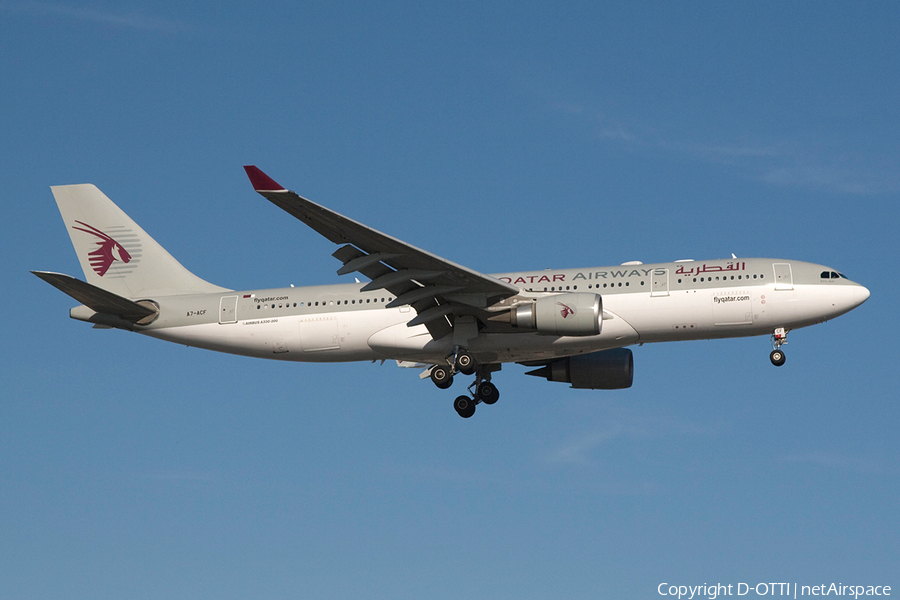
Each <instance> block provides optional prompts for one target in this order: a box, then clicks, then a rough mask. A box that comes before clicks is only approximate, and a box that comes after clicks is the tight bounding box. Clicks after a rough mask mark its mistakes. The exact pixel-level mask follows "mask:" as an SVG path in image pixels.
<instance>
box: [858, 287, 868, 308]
mask: <svg viewBox="0 0 900 600" xmlns="http://www.w3.org/2000/svg"><path fill="white" fill-rule="evenodd" d="M868 299H869V288H867V287H866V286H864V285H858V286H857V287H856V306H859V305H860V304H862V303H863V302H865V301H866V300H868Z"/></svg>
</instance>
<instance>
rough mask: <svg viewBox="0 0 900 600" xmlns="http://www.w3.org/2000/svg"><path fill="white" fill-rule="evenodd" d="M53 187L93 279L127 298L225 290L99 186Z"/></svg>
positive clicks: (88, 275) (87, 276) (80, 257)
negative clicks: (190, 268)
mask: <svg viewBox="0 0 900 600" xmlns="http://www.w3.org/2000/svg"><path fill="white" fill-rule="evenodd" d="M50 189H51V190H53V197H54V198H56V204H57V206H59V212H60V213H61V214H62V218H63V222H64V223H65V224H66V230H67V231H68V232H69V237H71V238H72V245H73V246H75V252H76V253H77V254H78V260H79V261H80V262H81V268H82V269H83V270H84V276H85V279H86V280H87V282H88V283H89V284H91V285H93V286H96V287H98V288H101V289H104V290H107V291H109V292H112V293H113V294H116V295H118V296H122V297H124V298H148V297H153V296H171V295H175V294H202V293H210V292H221V291H227V290H226V288H222V287H219V286H217V285H213V284H211V283H209V282H207V281H204V280H203V279H200V278H199V277H197V276H196V275H194V274H193V273H191V272H190V271H188V270H187V269H185V268H184V267H183V266H181V263H179V262H178V261H177V260H175V259H174V258H173V257H172V255H171V254H169V253H168V252H166V251H165V249H163V247H162V246H160V245H159V244H158V243H157V242H156V241H155V240H154V239H153V238H152V237H150V236H149V235H147V233H146V232H145V231H144V230H143V229H141V227H140V226H139V225H138V224H137V223H135V222H134V221H132V220H131V218H130V217H129V216H128V215H126V214H125V213H124V212H123V211H122V209H120V208H119V207H118V206H116V205H115V204H113V202H112V200H110V199H109V198H107V197H106V195H105V194H104V193H103V192H101V191H100V190H99V189H97V187H96V186H94V185H91V184H89V183H85V184H80V185H60V186H53V187H51V188H50Z"/></svg>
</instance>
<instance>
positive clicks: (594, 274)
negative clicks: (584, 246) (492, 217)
mask: <svg viewBox="0 0 900 600" xmlns="http://www.w3.org/2000/svg"><path fill="white" fill-rule="evenodd" d="M746 268H747V263H744V262H732V261H728V262H727V263H726V264H725V266H721V265H710V264H707V263H703V264H702V265H699V266H691V267H690V268H689V269H686V268H685V266H684V265H681V266H679V267H678V269H677V270H676V271H675V274H676V275H684V276H687V277H693V276H695V275H696V276H699V275H701V274H703V273H725V272H729V271H730V272H734V271H744V270H746ZM651 274H652V275H665V274H666V269H665V268H663V267H655V268H651V269H604V270H600V271H579V272H577V273H574V274H571V273H539V274H527V275H526V274H522V275H514V276H509V277H500V280H501V281H505V282H506V283H511V284H513V285H527V284H540V283H550V284H555V283H561V282H562V283H565V282H567V281H569V282H574V281H578V280H579V279H584V280H610V279H624V278H627V277H650V275H651Z"/></svg>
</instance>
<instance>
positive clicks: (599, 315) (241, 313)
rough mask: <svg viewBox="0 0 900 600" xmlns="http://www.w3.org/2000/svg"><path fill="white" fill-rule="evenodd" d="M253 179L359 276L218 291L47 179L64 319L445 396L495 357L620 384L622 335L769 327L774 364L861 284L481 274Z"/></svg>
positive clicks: (489, 399) (808, 272)
mask: <svg viewBox="0 0 900 600" xmlns="http://www.w3.org/2000/svg"><path fill="white" fill-rule="evenodd" d="M245 169H246V171H247V174H248V175H249V177H250V181H251V183H252V184H253V188H254V189H255V190H256V191H257V192H259V193H260V194H262V196H264V197H265V198H266V199H268V200H269V201H271V202H272V203H273V204H275V205H276V206H278V207H280V208H282V209H283V210H285V211H286V212H288V213H289V214H291V215H293V216H294V217H296V218H298V219H300V220H301V221H302V222H303V223H305V224H306V225H308V226H309V227H311V228H312V229H313V230H315V231H317V232H318V233H320V234H321V235H323V236H325V237H326V238H327V239H329V240H330V241H332V242H334V243H335V244H337V245H338V246H339V247H338V249H337V250H336V251H335V252H334V254H333V256H334V257H335V258H337V259H338V261H340V263H341V265H342V266H341V267H340V268H339V269H338V271H337V272H338V275H346V274H349V273H359V274H361V275H363V276H364V277H366V278H367V279H368V282H365V283H359V281H358V280H357V282H356V283H346V284H335V285H323V286H311V287H289V288H278V289H262V290H240V291H236V290H231V289H228V288H224V287H219V286H218V285H213V284H211V283H209V282H207V281H204V280H203V279H200V278H199V277H197V276H196V275H194V274H193V273H191V272H189V271H188V270H187V269H185V268H184V267H183V266H181V264H180V263H178V261H176V260H175V259H174V258H173V257H172V256H171V255H170V254H169V253H168V252H166V251H165V250H164V249H163V248H162V246H160V245H159V244H158V243H156V241H154V240H153V238H151V237H150V236H149V235H147V233H145V232H144V230H143V229H141V228H140V227H139V226H138V225H137V223H135V222H134V221H132V220H131V219H130V218H129V217H128V216H127V215H126V214H125V213H124V212H123V211H122V210H121V209H120V208H119V207H118V206H116V205H115V204H113V202H112V201H111V200H110V199H109V198H107V197H106V196H105V195H104V194H103V193H102V192H101V191H100V190H99V189H97V188H96V187H95V186H93V185H90V184H80V185H64V186H55V187H53V188H52V190H53V196H54V197H55V199H56V203H57V205H58V206H59V210H60V213H61V214H62V217H63V221H64V222H65V225H66V230H67V231H68V232H69V236H70V237H71V239H72V244H73V245H74V246H75V251H76V252H77V254H78V259H79V260H80V261H81V266H82V269H83V270H84V275H85V279H86V281H81V280H79V279H76V278H74V277H71V276H69V275H63V274H59V273H50V272H45V271H35V272H34V274H35V275H37V276H38V277H40V278H41V279H43V280H44V281H46V282H48V283H50V284H51V285H53V286H55V287H56V288H58V289H60V290H61V291H63V292H65V293H66V294H68V295H69V296H71V297H72V298H74V299H75V300H77V301H78V302H80V303H81V305H80V306H76V307H75V308H73V309H72V310H71V311H70V313H69V314H70V316H71V317H72V318H73V319H78V320H80V321H87V322H90V323H94V324H95V326H96V327H106V328H109V327H112V328H117V329H125V330H128V331H133V332H137V333H142V334H144V335H148V336H150V337H155V338H159V339H161V340H167V341H170V342H176V343H179V344H185V345H188V346H196V347H198V348H207V349H209V350H217V351H220V352H228V353H231V354H240V355H244V356H255V357H258V358H271V359H276V360H292V361H300V362H341V361H363V360H365V361H379V360H380V361H384V360H395V361H397V364H398V365H400V366H402V367H413V368H420V369H421V370H422V374H421V377H422V378H423V379H424V378H430V379H431V381H432V382H433V383H434V385H436V386H437V387H439V388H442V389H444V388H448V387H450V385H451V384H452V383H453V380H454V378H455V376H456V375H465V376H470V377H472V384H471V385H469V387H468V393H466V394H463V395H460V396H458V397H457V398H456V399H455V401H454V403H453V406H454V408H455V409H456V412H457V413H459V415H460V416H462V417H471V416H472V415H473V414H474V412H475V407H476V406H477V405H478V404H480V403H484V404H493V403H495V402H496V401H497V400H498V398H499V397H500V393H499V392H498V390H497V388H496V386H495V385H494V384H493V383H492V377H491V376H492V375H493V374H494V373H495V372H497V371H499V370H500V368H501V366H502V364H503V363H508V362H516V363H521V364H523V365H526V366H529V367H535V369H534V370H533V371H529V372H528V374H529V375H536V376H540V377H545V378H547V379H548V380H550V381H559V382H565V383H570V384H571V385H572V387H574V388H587V389H618V388H627V387H630V386H631V384H632V379H633V373H634V369H633V358H632V352H631V350H630V349H628V348H627V346H633V345H636V344H643V343H648V342H676V341H682V340H700V339H716V338H730V337H745V336H758V335H767V336H771V338H772V342H773V346H774V350H772V352H771V354H770V355H769V357H770V360H771V361H772V363H773V364H775V365H777V366H780V365H782V364H784V360H785V357H784V353H783V351H782V350H781V346H782V345H783V344H784V343H785V341H786V339H787V334H788V332H789V331H791V330H792V329H797V328H800V327H806V326H807V325H814V324H816V323H822V322H823V321H827V320H828V319H833V318H834V317H837V316H839V315H842V314H844V313H845V312H847V311H849V310H852V309H854V308H856V307H857V306H859V305H860V304H862V303H863V302H865V300H866V299H867V298H868V297H869V290H867V289H866V288H865V287H863V286H861V285H859V284H857V283H854V282H852V281H850V280H849V279H847V278H846V277H845V276H844V275H843V274H841V273H840V272H839V271H837V270H835V269H832V268H831V267H826V266H822V265H816V264H812V263H808V262H801V261H796V260H784V259H770V258H747V259H743V258H742V259H738V258H734V257H732V258H730V259H716V260H705V261H676V262H672V263H660V264H647V265H645V264H642V263H640V262H632V263H625V264H623V265H619V266H614V267H590V268H581V269H561V270H545V271H521V272H515V273H500V274H496V275H485V274H482V273H479V272H477V271H473V270H472V269H469V268H467V267H464V266H462V265H458V264H456V263H453V262H450V261H448V260H445V259H443V258H441V257H439V256H435V255H434V254H431V253H429V252H427V251H425V250H420V249H419V248H415V247H413V246H410V245H409V244H406V243H404V242H402V241H400V240H398V239H396V238H393V237H391V236H389V235H386V234H383V233H380V232H378V231H375V230H374V229H371V228H369V227H366V226H365V225H363V224H361V223H358V222H356V221H353V220H352V219H349V218H347V217H344V216H342V215H339V214H338V213H336V212H334V211H332V210H329V209H327V208H325V207H324V206H320V205H318V204H315V203H313V202H310V201H309V200H306V199H305V198H302V197H300V196H298V195H297V194H296V193H294V192H292V191H289V190H287V189H285V188H284V187H282V186H280V185H278V184H277V183H275V182H274V181H273V180H272V179H271V178H269V177H268V176H267V175H266V174H264V173H263V172H262V171H260V170H259V169H258V168H256V167H252V166H251V167H245Z"/></svg>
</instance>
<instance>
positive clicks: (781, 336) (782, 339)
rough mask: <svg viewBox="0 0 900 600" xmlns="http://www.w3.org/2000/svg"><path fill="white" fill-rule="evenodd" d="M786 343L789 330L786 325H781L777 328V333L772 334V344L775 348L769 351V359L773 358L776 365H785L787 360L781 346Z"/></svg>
mask: <svg viewBox="0 0 900 600" xmlns="http://www.w3.org/2000/svg"><path fill="white" fill-rule="evenodd" d="M784 344H787V331H786V330H785V329H784V327H779V328H778V329H776V330H775V333H773V334H772V345H773V346H774V347H775V349H774V350H772V352H770V353H769V360H771V361H772V364H773V365H775V366H776V367H780V366H781V365H783V364H784V361H785V360H786V358H785V356H784V352H783V351H782V350H781V347H782V346H783V345H784Z"/></svg>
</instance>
